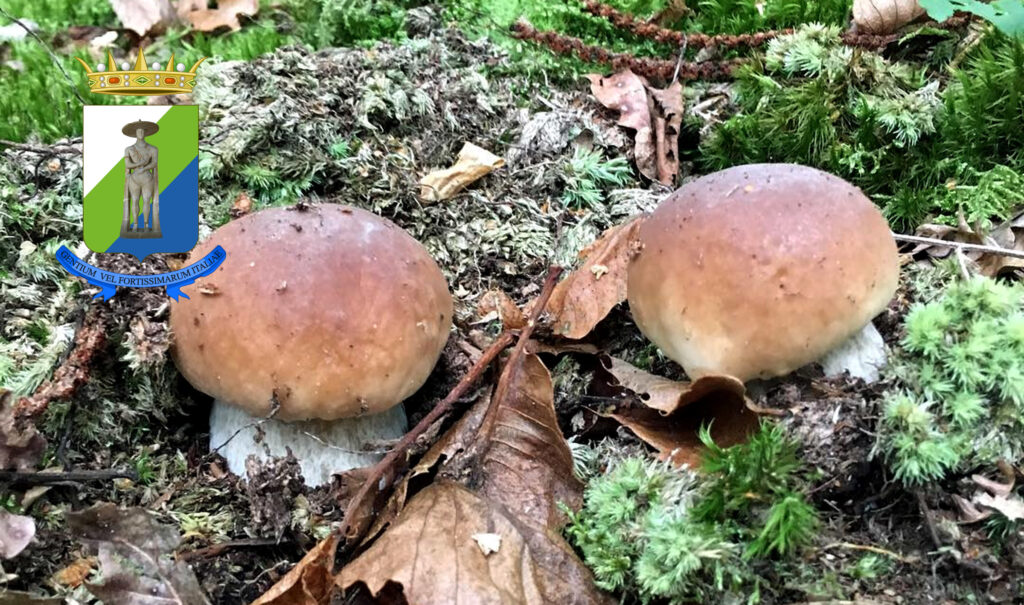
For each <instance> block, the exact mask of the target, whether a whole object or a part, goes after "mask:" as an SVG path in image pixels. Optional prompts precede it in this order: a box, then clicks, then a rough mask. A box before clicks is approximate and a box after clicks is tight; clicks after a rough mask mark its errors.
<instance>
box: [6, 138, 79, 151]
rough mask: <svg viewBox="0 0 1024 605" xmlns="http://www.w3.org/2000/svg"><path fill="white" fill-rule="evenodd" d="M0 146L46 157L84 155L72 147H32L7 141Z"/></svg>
mask: <svg viewBox="0 0 1024 605" xmlns="http://www.w3.org/2000/svg"><path fill="white" fill-rule="evenodd" d="M0 145H3V146H4V147H10V148H11V149H17V150H18V151H31V152H32V153H42V154H46V155H60V154H69V155H82V150H81V149H78V148H77V147H74V146H72V145H30V144H28V143H16V142H14V141H8V140H7V139H0Z"/></svg>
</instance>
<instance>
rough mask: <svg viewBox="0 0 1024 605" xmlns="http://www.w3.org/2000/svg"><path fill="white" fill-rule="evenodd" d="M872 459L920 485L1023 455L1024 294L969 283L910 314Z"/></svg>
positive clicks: (1015, 287) (991, 284)
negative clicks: (894, 387) (876, 457)
mask: <svg viewBox="0 0 1024 605" xmlns="http://www.w3.org/2000/svg"><path fill="white" fill-rule="evenodd" d="M904 327H905V332H906V334H905V336H904V338H903V341H902V350H901V351H900V352H899V355H898V357H897V360H896V362H895V364H894V368H895V369H894V370H893V371H894V372H895V373H896V376H897V378H898V379H899V387H898V389H897V390H894V391H893V392H891V393H889V394H888V395H887V396H886V400H885V405H884V409H883V415H882V418H881V420H880V422H879V438H878V444H877V450H878V451H879V452H880V453H881V455H882V456H883V457H884V458H885V459H886V460H887V461H888V462H889V464H890V466H891V467H892V469H893V473H894V475H895V476H896V478H897V479H899V480H900V481H902V482H903V483H905V484H907V485H917V484H921V483H924V482H928V481H935V480H939V479H942V478H943V477H945V476H946V475H948V474H950V473H951V472H954V471H958V470H969V469H970V468H973V467H976V466H979V465H987V464H992V463H994V462H996V461H997V460H998V459H1000V458H1004V459H1006V460H1009V461H1011V462H1015V461H1017V460H1020V459H1021V457H1022V455H1024V286H1021V285H1019V284H1018V285H1012V286H1011V285H1004V284H1000V283H997V282H994V281H991V280H987V279H981V278H978V279H974V280H972V281H970V282H966V283H958V284H954V285H953V286H951V287H950V288H949V289H948V290H947V292H946V293H945V294H944V295H943V296H942V297H941V298H940V299H939V300H936V301H934V302H931V303H927V304H919V305H917V306H915V307H914V308H913V309H911V311H910V312H909V313H908V314H907V317H906V322H905V326H904Z"/></svg>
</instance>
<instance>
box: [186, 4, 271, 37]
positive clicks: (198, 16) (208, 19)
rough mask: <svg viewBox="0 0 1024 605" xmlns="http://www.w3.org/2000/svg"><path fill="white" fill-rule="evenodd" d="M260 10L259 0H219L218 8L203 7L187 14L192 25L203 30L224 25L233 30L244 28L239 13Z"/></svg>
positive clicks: (253, 12) (246, 14) (252, 14)
mask: <svg viewBox="0 0 1024 605" xmlns="http://www.w3.org/2000/svg"><path fill="white" fill-rule="evenodd" d="M259 10H260V2H259V0H219V1H218V2H217V8H203V9H200V10H194V11H191V12H189V13H187V14H186V15H185V18H186V19H188V21H189V23H191V24H192V27H193V28H195V29H197V30H199V31H202V32H212V31H214V30H216V29H220V28H222V27H227V28H229V29H231V31H238V30H240V29H242V24H241V23H240V22H239V21H238V16H239V15H245V16H246V17H252V16H255V15H256V13H258V12H259Z"/></svg>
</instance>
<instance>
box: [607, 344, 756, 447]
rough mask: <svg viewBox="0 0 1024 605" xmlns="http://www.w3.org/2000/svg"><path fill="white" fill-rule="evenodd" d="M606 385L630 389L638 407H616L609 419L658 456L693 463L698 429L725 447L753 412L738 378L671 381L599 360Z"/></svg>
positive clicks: (743, 431) (745, 428)
mask: <svg viewBox="0 0 1024 605" xmlns="http://www.w3.org/2000/svg"><path fill="white" fill-rule="evenodd" d="M602 361H603V363H602V366H603V367H604V369H605V372H607V374H608V375H609V377H610V379H611V380H610V381H609V384H610V385H611V386H618V387H623V388H625V389H627V390H629V391H632V392H633V393H636V394H637V395H638V396H639V397H640V400H641V401H642V402H643V403H644V406H619V407H617V408H615V409H613V410H611V411H606V412H602V415H605V416H608V417H609V418H613V419H615V420H616V421H618V422H619V423H621V424H622V425H623V426H625V427H626V428H628V429H629V430H630V431H632V432H633V433H634V434H636V436H637V437H639V438H640V439H641V440H643V441H644V442H645V443H647V444H648V445H650V446H652V447H653V448H655V449H656V450H658V452H659V453H660V454H661V457H662V458H668V459H671V460H672V462H673V463H675V464H688V465H690V466H692V467H696V466H697V465H698V464H699V463H700V457H701V454H702V452H703V451H704V445H703V444H702V443H701V442H700V437H699V431H700V428H701V427H702V426H705V425H710V427H711V436H712V437H713V438H714V440H715V443H717V444H719V445H722V446H723V447H728V446H730V445H735V444H737V443H741V442H743V441H745V440H746V438H747V436H748V435H749V434H750V433H751V432H752V431H753V430H754V429H756V428H757V424H758V415H757V414H756V413H755V412H754V411H753V410H752V409H751V408H750V407H749V406H748V405H747V400H746V390H745V388H744V386H743V383H742V382H741V381H739V380H738V379H736V378H733V377H732V376H704V377H702V378H700V379H699V380H697V381H696V382H692V383H691V382H675V381H672V380H669V379H667V378H662V377H660V376H654V375H652V374H649V373H647V372H644V371H643V370H641V369H639V368H636V367H634V366H632V365H630V364H628V363H627V362H625V361H622V360H618V359H615V358H607V359H604V360H602Z"/></svg>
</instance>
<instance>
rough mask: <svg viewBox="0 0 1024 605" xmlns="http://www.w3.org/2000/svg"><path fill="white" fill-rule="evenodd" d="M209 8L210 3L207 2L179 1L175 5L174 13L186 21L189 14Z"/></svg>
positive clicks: (196, 0) (194, 0)
mask: <svg viewBox="0 0 1024 605" xmlns="http://www.w3.org/2000/svg"><path fill="white" fill-rule="evenodd" d="M209 6H210V3H209V2H207V0H178V2H177V4H175V5H174V12H176V13H178V18H179V19H181V20H183V21H184V20H185V19H187V18H188V14H189V13H192V12H195V11H201V10H206V9H207V8H209Z"/></svg>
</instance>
